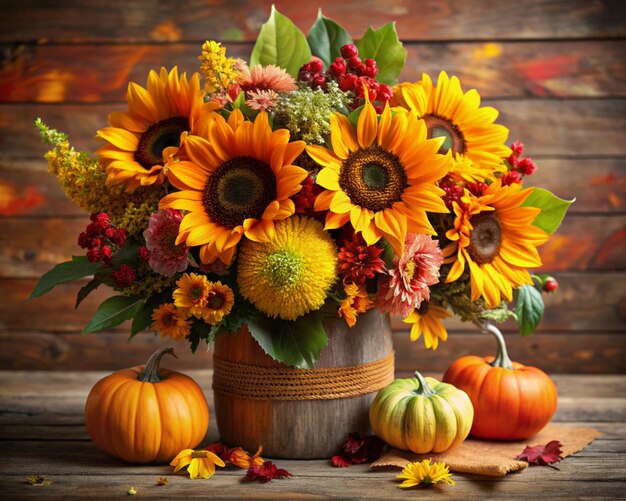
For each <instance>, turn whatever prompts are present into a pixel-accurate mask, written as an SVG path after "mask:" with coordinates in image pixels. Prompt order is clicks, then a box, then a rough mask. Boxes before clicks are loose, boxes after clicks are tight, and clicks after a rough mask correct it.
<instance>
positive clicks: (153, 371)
mask: <svg viewBox="0 0 626 501" xmlns="http://www.w3.org/2000/svg"><path fill="white" fill-rule="evenodd" d="M166 353H167V354H169V355H172V356H173V357H174V358H178V357H177V356H176V354H175V353H174V348H161V349H160V350H157V351H155V352H154V353H153V354H152V355H151V356H150V358H149V359H148V363H146V367H145V369H144V370H143V371H142V372H141V374H139V376H138V377H137V379H139V381H143V382H144V383H158V382H159V381H161V378H160V377H159V370H160V369H159V365H160V363H161V358H162V357H163V355H165V354H166Z"/></svg>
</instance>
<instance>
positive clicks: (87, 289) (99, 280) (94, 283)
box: [74, 273, 107, 308]
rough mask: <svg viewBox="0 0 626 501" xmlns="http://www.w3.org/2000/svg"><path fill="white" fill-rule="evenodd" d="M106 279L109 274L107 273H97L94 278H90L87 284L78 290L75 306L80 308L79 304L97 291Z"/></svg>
mask: <svg viewBox="0 0 626 501" xmlns="http://www.w3.org/2000/svg"><path fill="white" fill-rule="evenodd" d="M106 279H107V275H106V274H105V273H96V274H95V275H94V277H93V279H92V280H90V281H89V282H88V283H87V284H86V285H83V286H82V287H81V288H80V290H79V291H78V295H77V296H76V304H75V305H74V308H78V305H79V304H80V303H82V302H83V299H85V298H86V297H87V296H88V295H89V294H91V293H92V292H93V291H95V290H96V289H97V288H98V287H99V286H100V285H102V284H103V283H105V281H106Z"/></svg>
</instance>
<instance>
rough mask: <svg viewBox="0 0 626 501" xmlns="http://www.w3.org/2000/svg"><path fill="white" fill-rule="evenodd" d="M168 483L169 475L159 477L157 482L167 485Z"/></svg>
mask: <svg viewBox="0 0 626 501" xmlns="http://www.w3.org/2000/svg"><path fill="white" fill-rule="evenodd" d="M168 483H169V480H168V479H167V477H159V479H158V480H157V482H156V484H157V485H167V484H168Z"/></svg>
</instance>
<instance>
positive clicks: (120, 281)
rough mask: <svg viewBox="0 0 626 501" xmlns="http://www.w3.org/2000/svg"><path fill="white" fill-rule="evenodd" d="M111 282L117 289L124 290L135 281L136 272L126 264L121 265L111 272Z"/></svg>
mask: <svg viewBox="0 0 626 501" xmlns="http://www.w3.org/2000/svg"><path fill="white" fill-rule="evenodd" d="M111 280H112V281H113V284H114V285H115V286H116V287H117V288H118V289H125V288H126V287H130V286H131V285H132V284H133V282H135V280H137V272H136V271H135V270H134V269H133V268H131V267H130V266H128V265H127V264H123V265H121V266H120V267H119V268H118V269H117V270H115V271H112V272H111Z"/></svg>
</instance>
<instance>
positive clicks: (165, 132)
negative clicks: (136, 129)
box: [135, 117, 189, 170]
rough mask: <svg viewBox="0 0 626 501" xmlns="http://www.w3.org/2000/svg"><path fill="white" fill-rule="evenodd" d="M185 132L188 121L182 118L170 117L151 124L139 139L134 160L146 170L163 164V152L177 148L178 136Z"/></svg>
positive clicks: (187, 127) (178, 143) (187, 128)
mask: <svg viewBox="0 0 626 501" xmlns="http://www.w3.org/2000/svg"><path fill="white" fill-rule="evenodd" d="M187 130H189V120H187V119H186V118H183V117H172V118H168V119H167V120H161V121H160V122H157V123H155V124H152V125H151V126H150V127H148V130H147V131H146V132H144V133H143V134H142V135H141V138H140V139H139V146H137V151H135V160H136V161H137V162H138V163H140V164H141V165H142V167H144V168H145V169H147V170H150V168H152V166H153V165H160V164H161V163H162V162H163V150H164V149H165V148H168V147H170V146H179V145H180V135H181V133H183V132H185V131H187Z"/></svg>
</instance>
